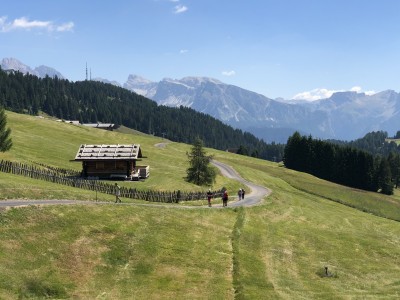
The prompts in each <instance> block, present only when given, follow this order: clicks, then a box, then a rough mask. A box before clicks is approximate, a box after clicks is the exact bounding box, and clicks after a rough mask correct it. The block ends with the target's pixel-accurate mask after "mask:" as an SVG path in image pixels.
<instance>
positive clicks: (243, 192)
mask: <svg viewBox="0 0 400 300" xmlns="http://www.w3.org/2000/svg"><path fill="white" fill-rule="evenodd" d="M245 193H246V192H245V191H244V189H242V199H244V194H245Z"/></svg>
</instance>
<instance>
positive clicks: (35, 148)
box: [0, 112, 239, 199]
mask: <svg viewBox="0 0 400 300" xmlns="http://www.w3.org/2000/svg"><path fill="white" fill-rule="evenodd" d="M7 117H8V125H9V127H10V128H11V130H12V140H13V144H14V146H13V148H12V149H11V151H9V152H6V153H4V154H3V153H0V159H5V160H11V161H18V162H25V163H29V164H37V163H41V164H46V165H50V166H53V167H61V168H67V169H75V170H79V171H80V170H81V168H82V167H81V163H79V162H74V161H71V160H73V159H74V158H75V155H76V153H77V151H78V148H79V146H80V144H114V143H115V144H118V143H119V144H123V143H136V144H140V145H141V148H142V153H143V155H144V156H145V158H144V159H143V161H142V162H139V164H145V165H150V173H151V176H150V177H149V178H148V179H147V180H146V181H145V182H126V183H124V182H122V183H121V185H126V186H129V187H131V186H133V187H136V188H138V189H157V190H178V189H180V190H187V191H200V190H204V189H205V187H203V188H200V187H198V186H196V185H193V184H189V183H187V182H186V181H184V180H183V178H184V177H185V176H186V169H187V167H188V159H187V156H186V152H188V151H189V150H190V146H188V145H185V144H180V143H170V144H169V145H168V148H162V147H156V146H155V145H156V144H157V143H160V142H168V141H165V140H162V139H161V138H157V137H154V136H148V135H143V134H134V132H132V131H129V130H126V129H122V130H123V132H127V133H120V132H110V131H105V130H99V129H94V128H88V127H84V126H76V125H72V124H66V123H62V122H56V121H54V120H50V119H41V118H37V117H32V116H26V115H21V114H15V113H12V112H8V113H7ZM0 184H1V182H0ZM33 184H34V183H33ZM40 186H42V184H40ZM40 186H38V189H40V188H41V187H40ZM223 186H226V187H227V188H229V189H235V190H236V188H237V189H238V188H239V185H238V184H237V183H236V182H234V181H232V180H228V179H226V178H224V177H221V176H218V177H217V181H216V183H215V185H214V187H213V188H215V189H218V188H221V187H223ZM57 188H58V186H57ZM52 189H53V188H52ZM71 193H72V194H71V195H69V197H72V198H74V199H81V198H80V196H79V193H77V194H73V192H71ZM14 195H15V197H18V194H14ZM4 197H7V196H6V195H4V194H3V193H2V192H0V199H1V198H4ZM84 199H87V198H86V197H85V198H84Z"/></svg>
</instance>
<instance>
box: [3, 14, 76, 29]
mask: <svg viewBox="0 0 400 300" xmlns="http://www.w3.org/2000/svg"><path fill="white" fill-rule="evenodd" d="M73 27H74V23H73V22H68V23H65V24H60V25H58V24H54V23H53V22H52V21H39V20H33V21H31V20H29V19H28V18H25V17H22V18H18V19H15V20H13V21H10V22H7V17H6V16H3V17H1V18H0V31H1V32H9V31H13V30H26V31H30V30H35V29H36V30H47V31H49V32H53V31H59V32H62V31H72V29H73Z"/></svg>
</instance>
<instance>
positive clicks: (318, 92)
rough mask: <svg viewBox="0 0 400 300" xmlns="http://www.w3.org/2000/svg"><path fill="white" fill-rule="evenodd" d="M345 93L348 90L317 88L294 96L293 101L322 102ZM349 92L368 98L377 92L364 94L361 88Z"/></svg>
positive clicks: (354, 88)
mask: <svg viewBox="0 0 400 300" xmlns="http://www.w3.org/2000/svg"><path fill="white" fill-rule="evenodd" d="M345 91H346V90H328V89H324V88H317V89H313V90H311V91H306V92H302V93H298V94H296V95H294V96H293V98H292V100H306V101H316V100H320V99H326V98H329V97H330V96H332V95H333V94H334V93H337V92H345ZM348 91H351V92H356V93H365V94H366V95H368V96H371V95H373V94H376V92H375V91H365V92H363V91H362V88H361V87H360V86H353V87H352V88H351V89H350V90H348Z"/></svg>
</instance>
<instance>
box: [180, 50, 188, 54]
mask: <svg viewBox="0 0 400 300" xmlns="http://www.w3.org/2000/svg"><path fill="white" fill-rule="evenodd" d="M188 52H189V50H187V49H182V50H180V51H179V53H180V54H185V53H188Z"/></svg>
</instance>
